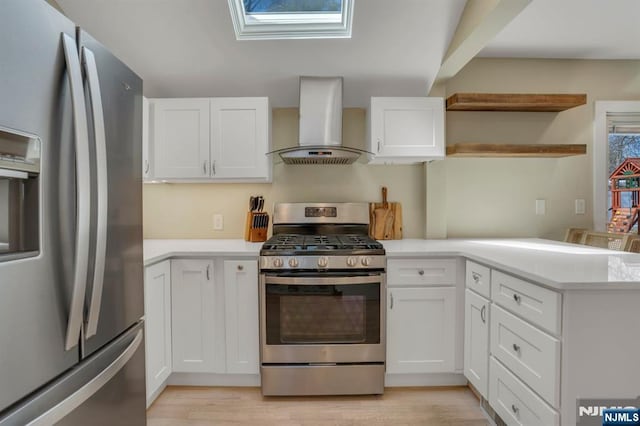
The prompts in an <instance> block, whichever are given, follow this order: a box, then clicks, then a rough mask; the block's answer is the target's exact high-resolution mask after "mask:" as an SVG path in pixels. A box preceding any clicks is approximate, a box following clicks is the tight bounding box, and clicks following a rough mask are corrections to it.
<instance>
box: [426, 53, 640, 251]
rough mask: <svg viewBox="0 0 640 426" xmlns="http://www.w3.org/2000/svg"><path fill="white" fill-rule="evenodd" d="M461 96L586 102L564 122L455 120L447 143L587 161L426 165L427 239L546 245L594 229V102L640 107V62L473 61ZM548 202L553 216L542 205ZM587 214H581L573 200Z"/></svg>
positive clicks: (511, 116) (546, 118)
mask: <svg viewBox="0 0 640 426" xmlns="http://www.w3.org/2000/svg"><path fill="white" fill-rule="evenodd" d="M456 92H522V93H586V94H587V105H584V106H581V107H577V108H574V109H570V110H567V111H564V112H560V113H526V112H512V113H508V112H448V113H447V127H446V129H447V144H454V143H460V142H484V143H577V144H582V143H584V144H587V155H583V156H576V157H568V158H560V159H544V158H538V159H485V158H468V159H462V158H447V159H446V160H445V161H443V162H439V163H432V164H431V165H429V166H427V200H426V203H427V206H426V214H427V224H426V229H427V235H428V236H431V237H436V238H439V237H445V236H448V237H476V236H477V237H485V236H487V237H488V236H539V237H548V238H556V239H559V238H561V237H562V235H563V232H564V229H565V228H567V227H569V226H581V227H591V226H592V218H593V210H592V201H593V195H592V188H593V184H592V173H591V170H592V164H593V158H592V154H591V152H592V149H591V148H592V146H593V123H592V122H593V115H594V102H595V101H597V100H632V99H636V100H637V99H640V61H583V60H526V59H474V60H473V61H471V62H470V63H469V64H468V65H467V66H466V67H465V68H463V69H462V70H461V71H460V73H458V74H457V75H456V76H455V77H454V78H452V79H451V80H449V81H448V82H447V84H446V94H447V96H448V95H451V94H453V93H456ZM537 198H541V199H546V201H547V209H546V210H547V212H546V215H545V216H536V215H535V200H536V199H537ZM576 198H583V199H585V200H586V205H587V214H585V215H575V214H574V200H575V199H576Z"/></svg>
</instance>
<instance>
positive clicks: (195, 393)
mask: <svg viewBox="0 0 640 426" xmlns="http://www.w3.org/2000/svg"><path fill="white" fill-rule="evenodd" d="M147 419H148V420H147V421H148V423H147V424H148V425H149V426H169V425H171V426H174V425H188V426H201V425H203V426H204V425H252V426H254V425H255V426H263V425H264V426H271V425H274V426H275V425H278V426H280V425H305V426H307V425H318V426H319V425H323V426H324V425H367V426H381V425H392V426H408V425H434V426H480V425H482V426H485V425H488V424H489V423H488V422H487V421H486V419H485V417H484V416H483V414H482V412H481V411H480V408H479V402H478V400H477V399H476V397H475V396H474V395H473V394H472V393H471V391H470V390H469V388H466V387H446V388H441V387H438V388H387V389H385V393H384V395H381V396H335V397H333V396H332V397H263V396H262V395H261V394H260V389H259V388H209V387H176V386H170V387H168V388H167V389H166V390H165V391H164V392H163V393H162V395H160V397H159V398H158V399H157V400H156V401H155V402H154V404H153V405H152V406H151V407H150V408H149V410H148V412H147Z"/></svg>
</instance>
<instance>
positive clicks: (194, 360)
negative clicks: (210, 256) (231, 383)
mask: <svg viewBox="0 0 640 426" xmlns="http://www.w3.org/2000/svg"><path fill="white" fill-rule="evenodd" d="M215 293H216V292H215V283H214V262H213V261H212V260H195V259H177V260H172V261H171V318H172V324H171V325H172V339H171V341H172V348H173V350H172V353H173V371H174V372H184V373H198V372H199V373H214V372H219V371H220V360H217V359H216V356H215V353H216V351H215V342H216V333H215V326H214V325H215V306H216V297H215Z"/></svg>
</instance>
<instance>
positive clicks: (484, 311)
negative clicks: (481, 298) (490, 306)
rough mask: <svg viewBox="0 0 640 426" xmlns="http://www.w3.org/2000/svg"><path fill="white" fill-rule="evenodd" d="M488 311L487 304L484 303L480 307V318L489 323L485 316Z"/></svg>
mask: <svg viewBox="0 0 640 426" xmlns="http://www.w3.org/2000/svg"><path fill="white" fill-rule="evenodd" d="M486 312H487V305H482V309H480V319H481V320H482V323H483V324H486V323H487V319H486V317H485V315H486Z"/></svg>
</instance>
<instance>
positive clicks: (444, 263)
mask: <svg viewBox="0 0 640 426" xmlns="http://www.w3.org/2000/svg"><path fill="white" fill-rule="evenodd" d="M387 284H388V285H389V286H398V285H402V286H407V285H455V284H456V261H455V259H390V260H388V261H387Z"/></svg>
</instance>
